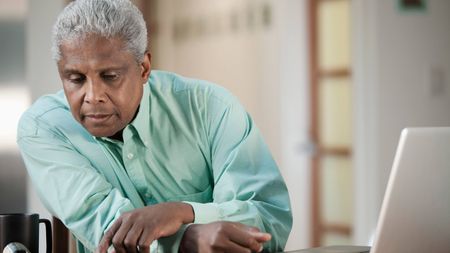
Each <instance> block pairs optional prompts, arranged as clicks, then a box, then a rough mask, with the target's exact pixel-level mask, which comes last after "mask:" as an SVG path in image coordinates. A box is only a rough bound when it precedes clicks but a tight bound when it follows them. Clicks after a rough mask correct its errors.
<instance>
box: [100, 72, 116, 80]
mask: <svg viewBox="0 0 450 253" xmlns="http://www.w3.org/2000/svg"><path fill="white" fill-rule="evenodd" d="M102 78H103V79H104V80H106V81H115V80H117V79H118V78H119V75H118V74H115V73H106V74H103V75H102Z"/></svg>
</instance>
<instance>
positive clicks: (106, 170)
mask: <svg viewBox="0 0 450 253" xmlns="http://www.w3.org/2000/svg"><path fill="white" fill-rule="evenodd" d="M53 53H54V58H55V61H56V63H57V66H58V71H59V74H60V77H61V80H62V83H63V91H60V92H58V93H56V94H54V95H48V96H44V97H42V98H40V99H39V100H38V101H36V102H35V103H34V104H33V106H32V107H31V108H30V109H29V110H28V111H27V112H25V113H24V115H23V116H22V118H21V120H20V123H19V128H18V139H17V142H18V144H19V146H20V149H21V152H22V155H23V159H24V161H25V164H26V167H27V169H28V171H29V174H30V177H31V179H32V181H33V183H34V185H35V187H36V189H37V192H38V193H39V195H40V197H41V199H42V201H43V203H44V204H45V205H46V207H47V208H48V209H49V210H50V212H51V213H52V214H53V215H55V216H57V217H58V218H59V219H61V221H62V222H63V223H64V224H65V225H66V226H67V227H68V228H69V229H70V231H71V232H72V233H73V234H74V236H75V237H76V238H77V239H78V240H79V243H78V252H93V251H97V252H106V251H107V250H108V248H114V250H115V252H118V253H120V252H148V251H149V249H151V250H153V252H155V251H158V252H251V251H253V252H258V251H261V250H263V248H264V249H265V250H266V251H271V252H275V251H279V250H282V249H283V248H284V245H285V243H286V240H287V237H288V235H289V232H290V229H291V223H292V216H291V212H290V204H289V198H288V193H287V189H286V186H285V184H284V181H283V179H282V177H281V175H280V173H279V171H278V169H277V166H276V164H275V163H274V161H273V159H272V157H271V155H270V153H269V150H268V148H267V147H266V145H265V144H264V142H263V140H262V138H261V136H260V133H259V132H258V129H257V128H256V127H255V125H254V123H253V121H252V119H251V118H250V116H249V115H248V114H247V113H246V112H245V110H244V109H243V108H242V106H241V105H240V104H239V103H238V101H237V100H236V98H234V97H233V96H232V95H230V94H229V93H228V92H227V91H225V90H224V89H223V88H220V87H218V86H216V85H214V84H210V83H208V82H205V81H200V80H193V79H188V78H185V77H181V76H179V75H176V74H173V73H168V72H161V71H152V72H151V71H150V70H151V55H150V53H149V52H148V51H147V31H146V26H145V22H144V20H143V18H142V14H141V13H140V12H139V10H138V9H137V8H136V7H135V6H134V5H132V4H131V3H130V2H129V1H128V0H77V1H74V2H72V3H71V4H69V5H68V6H67V7H66V8H65V9H64V10H63V11H62V13H61V14H60V15H59V17H58V19H57V21H56V24H55V26H54V36H53ZM150 72H151V74H150Z"/></svg>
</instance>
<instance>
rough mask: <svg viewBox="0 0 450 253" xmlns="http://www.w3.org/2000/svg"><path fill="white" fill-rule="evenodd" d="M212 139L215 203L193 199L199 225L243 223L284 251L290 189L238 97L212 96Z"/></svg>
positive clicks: (288, 227) (289, 219) (271, 246)
mask: <svg viewBox="0 0 450 253" xmlns="http://www.w3.org/2000/svg"><path fill="white" fill-rule="evenodd" d="M211 99H212V101H211V102H210V103H209V105H208V113H207V115H208V116H209V117H210V118H209V120H207V121H208V122H209V127H208V138H209V141H210V147H211V164H212V171H213V177H214V191H213V202H212V203H194V202H188V203H189V204H191V205H192V207H193V209H194V212H195V223H209V222H213V221H218V220H228V221H236V222H241V223H244V224H247V225H251V226H256V227H258V228H259V229H260V230H262V231H265V232H268V233H271V234H272V240H271V241H270V242H269V243H267V244H265V245H264V248H265V249H266V250H268V251H270V252H276V251H281V250H283V248H284V246H285V244H286V241H287V238H288V235H289V233H290V230H291V226H292V214H291V209H290V202H289V196H288V191H287V188H286V185H285V183H284V180H283V178H282V176H281V174H280V172H279V170H278V167H277V165H276V163H275V162H274V160H273V158H272V156H271V154H270V151H269V149H268V147H267V146H266V144H265V143H264V141H263V139H262V137H261V134H260V132H259V131H258V129H257V128H256V126H255V125H254V123H253V121H252V119H251V118H250V116H249V115H248V114H247V113H246V111H245V110H244V109H243V107H242V106H241V105H240V104H239V102H238V101H237V99H235V98H231V99H226V100H223V99H221V98H217V99H215V98H214V97H211Z"/></svg>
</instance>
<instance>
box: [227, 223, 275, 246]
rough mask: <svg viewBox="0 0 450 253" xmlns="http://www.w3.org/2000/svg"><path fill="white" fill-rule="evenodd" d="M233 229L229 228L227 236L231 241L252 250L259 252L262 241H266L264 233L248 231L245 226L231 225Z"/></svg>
mask: <svg viewBox="0 0 450 253" xmlns="http://www.w3.org/2000/svg"><path fill="white" fill-rule="evenodd" d="M233 227H234V229H233V230H229V233H228V238H230V240H231V241H233V242H235V243H237V244H239V245H241V246H243V247H245V248H248V249H250V250H252V251H256V252H259V251H261V250H262V242H266V240H264V239H266V238H264V236H266V235H265V233H261V232H250V231H248V230H247V229H246V228H242V227H237V226H233Z"/></svg>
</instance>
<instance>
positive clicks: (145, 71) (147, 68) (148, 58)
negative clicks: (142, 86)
mask: <svg viewBox="0 0 450 253" xmlns="http://www.w3.org/2000/svg"><path fill="white" fill-rule="evenodd" d="M151 69H152V54H150V52H148V51H147V52H146V53H145V55H144V60H143V61H142V63H141V78H142V83H145V82H147V80H148V78H149V76H150V72H151Z"/></svg>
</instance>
